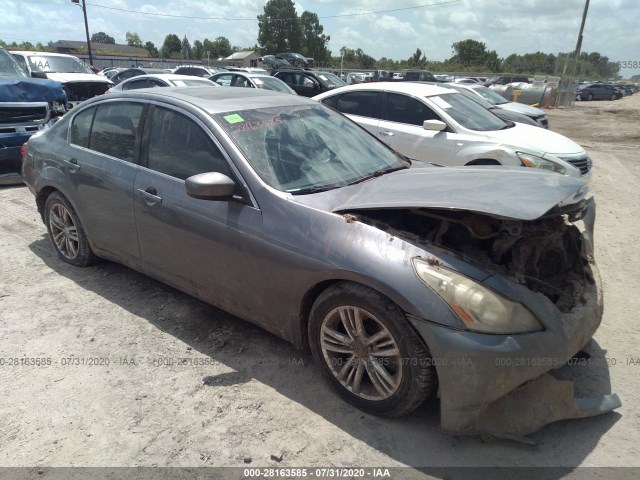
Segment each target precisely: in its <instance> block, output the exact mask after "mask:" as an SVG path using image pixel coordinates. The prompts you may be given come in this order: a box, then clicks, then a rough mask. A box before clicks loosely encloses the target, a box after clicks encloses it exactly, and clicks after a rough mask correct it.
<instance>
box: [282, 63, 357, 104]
mask: <svg viewBox="0 0 640 480" xmlns="http://www.w3.org/2000/svg"><path fill="white" fill-rule="evenodd" d="M273 76H274V77H276V78H279V79H280V80H282V81H283V82H284V83H286V84H287V85H289V86H290V87H291V88H292V89H293V90H295V91H296V93H297V94H298V95H302V96H304V97H313V96H315V95H319V94H320V93H323V92H326V91H327V90H331V89H332V88H337V87H344V86H345V85H346V83H345V82H344V81H342V80H340V78H338V77H337V76H336V75H334V74H333V73H330V72H320V71H317V70H302V69H300V68H285V69H281V70H277V71H275V72H274V73H273Z"/></svg>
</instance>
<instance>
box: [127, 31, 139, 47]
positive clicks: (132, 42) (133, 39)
mask: <svg viewBox="0 0 640 480" xmlns="http://www.w3.org/2000/svg"><path fill="white" fill-rule="evenodd" d="M125 38H126V40H127V45H129V46H130V47H140V48H143V45H142V40H141V39H140V36H139V35H138V34H137V33H135V32H127V34H126V35H125Z"/></svg>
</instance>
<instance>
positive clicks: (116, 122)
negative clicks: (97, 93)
mask: <svg viewBox="0 0 640 480" xmlns="http://www.w3.org/2000/svg"><path fill="white" fill-rule="evenodd" d="M143 108H144V107H143V106H142V105H141V104H137V103H107V104H102V105H100V106H98V110H97V111H96V115H95V119H94V121H93V127H92V129H91V138H90V142H89V148H91V150H95V151H97V152H100V153H104V154H105V155H109V156H111V157H115V158H119V159H120V160H125V161H127V162H133V160H134V151H135V143H136V136H137V135H138V125H139V123H140V117H141V116H142V110H143Z"/></svg>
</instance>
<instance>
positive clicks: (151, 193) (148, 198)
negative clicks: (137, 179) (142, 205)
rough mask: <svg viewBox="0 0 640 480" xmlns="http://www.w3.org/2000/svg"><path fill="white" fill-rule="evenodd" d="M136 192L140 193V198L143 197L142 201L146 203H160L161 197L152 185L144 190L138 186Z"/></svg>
mask: <svg viewBox="0 0 640 480" xmlns="http://www.w3.org/2000/svg"><path fill="white" fill-rule="evenodd" d="M138 193H139V194H140V195H142V198H144V201H145V202H146V203H147V204H148V205H153V204H155V203H162V197H159V196H158V195H157V194H158V192H157V191H156V189H155V188H153V187H148V188H147V189H146V190H142V189H141V188H138Z"/></svg>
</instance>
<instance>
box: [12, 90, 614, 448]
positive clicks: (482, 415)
mask: <svg viewBox="0 0 640 480" xmlns="http://www.w3.org/2000/svg"><path fill="white" fill-rule="evenodd" d="M23 177H24V180H25V182H26V184H27V185H28V187H29V189H30V190H31V191H32V192H33V194H34V195H35V200H36V204H37V207H38V210H39V211H40V213H41V215H42V218H43V221H44V223H45V224H46V227H47V229H48V232H49V235H50V238H51V242H52V245H53V248H54V249H55V250H56V252H57V254H58V256H59V257H60V259H61V260H62V261H64V262H67V263H70V264H72V265H76V266H78V267H85V266H88V265H91V264H93V263H95V262H97V261H99V259H107V260H111V261H115V262H119V263H122V264H124V265H127V266H129V267H131V268H134V269H136V270H139V271H140V272H143V273H145V274H147V275H149V276H151V277H154V278H156V279H159V280H161V281H163V282H166V283H167V284H169V285H172V286H174V287H176V288H178V289H180V290H183V291H185V292H187V293H189V294H191V295H194V296H196V297H198V298H200V299H202V300H204V301H205V302H208V303H210V304H212V305H216V306H218V307H220V308H222V309H224V310H226V311H228V312H230V313H233V314H235V315H237V316H239V317H241V318H243V319H246V320H247V321H249V322H252V323H255V324H257V325H260V326H261V327H263V328H264V329H266V330H268V331H270V332H272V333H274V334H276V335H278V336H280V337H282V338H284V339H286V340H288V341H290V342H291V343H293V344H294V345H296V346H297V347H299V348H302V349H307V348H308V349H310V350H311V352H312V354H313V357H314V359H315V361H316V362H317V363H318V366H319V368H320V369H321V371H322V373H323V374H324V376H325V377H326V378H327V380H328V382H329V383H330V384H331V385H332V386H333V387H335V389H336V390H337V392H338V393H339V394H340V395H341V396H342V397H344V398H345V399H346V400H347V401H349V402H351V403H352V404H354V405H356V406H357V407H359V408H361V409H363V410H365V411H367V412H371V413H374V414H378V415H386V416H399V415H403V414H406V413H408V412H410V411H412V410H414V409H415V408H416V407H418V406H419V405H420V404H421V403H422V402H423V401H424V400H425V399H427V398H428V397H430V396H431V395H434V394H435V393H436V392H438V395H439V398H440V403H441V422H442V427H443V429H445V430H446V431H448V432H451V433H456V434H475V433H490V434H493V435H502V436H505V437H509V438H513V437H514V436H519V435H527V434H529V433H531V432H533V431H535V430H537V429H538V428H540V427H541V426H542V425H545V424H546V423H549V422H551V421H555V420H559V419H562V418H575V417H584V416H589V415H596V414H600V413H603V412H607V411H610V410H611V409H613V408H616V407H617V406H619V405H620V401H619V399H618V397H617V396H616V395H615V394H614V395H601V396H595V397H591V398H586V399H585V398H582V399H578V400H576V401H574V399H573V386H572V382H563V381H559V380H556V379H555V378H554V377H553V376H551V375H550V374H548V372H549V371H550V370H552V369H554V368H556V367H559V366H561V365H563V364H564V363H566V362H567V360H568V359H570V358H572V356H573V355H574V354H576V352H578V351H579V350H580V349H581V348H582V347H583V346H584V345H585V344H586V343H587V342H588V341H589V340H590V338H591V337H592V335H593V334H594V332H595V331H596V329H597V328H598V325H599V323H600V319H601V314H602V296H601V290H600V285H599V280H598V274H597V270H596V267H595V264H594V262H593V254H592V253H593V250H592V238H593V236H592V235H593V223H594V215H595V203H594V202H593V199H592V198H587V192H588V188H587V186H586V183H585V182H583V181H582V180H580V179H576V178H569V177H565V176H561V175H554V174H549V173H545V172H540V171H536V170H533V169H531V170H529V169H522V168H504V167H499V168H493V167H460V168H458V167H451V168H448V167H437V166H433V165H430V164H427V163H423V162H418V161H411V160H409V159H408V158H406V157H403V156H402V155H399V154H397V153H396V152H394V151H393V150H391V149H389V148H388V147H387V146H385V145H384V144H383V143H382V142H380V141H378V140H376V139H375V138H374V137H373V136H372V135H370V134H369V133H367V132H366V131H365V130H364V129H362V128H361V127H359V126H358V125H356V124H355V123H353V122H352V121H350V120H349V119H348V118H346V117H345V116H343V115H341V114H339V113H337V112H335V111H333V110H332V109H330V108H327V107H325V106H324V105H322V104H319V103H318V102H315V101H313V100H309V99H305V98H302V97H298V96H294V95H284V94H279V93H274V92H268V91H261V90H258V89H248V88H246V89H241V88H210V87H205V88H171V87H169V88H158V89H141V90H132V91H129V92H122V93H113V94H109V95H107V96H102V97H100V98H96V99H93V100H90V101H88V102H85V103H83V104H82V105H81V106H79V107H78V108H76V109H73V111H72V112H70V113H69V114H67V115H66V116H65V117H63V119H61V120H60V121H59V122H58V123H57V124H56V125H55V126H54V127H52V128H51V129H48V130H45V131H43V132H41V133H37V134H36V135H34V136H33V137H32V138H31V140H30V141H29V143H28V148H27V152H26V154H25V156H24V159H23ZM576 224H580V225H582V224H584V225H583V229H584V233H583V232H582V230H581V229H579V228H578V227H577V226H576ZM514 402H516V404H517V408H516V407H514V405H513V404H514Z"/></svg>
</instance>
